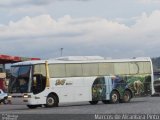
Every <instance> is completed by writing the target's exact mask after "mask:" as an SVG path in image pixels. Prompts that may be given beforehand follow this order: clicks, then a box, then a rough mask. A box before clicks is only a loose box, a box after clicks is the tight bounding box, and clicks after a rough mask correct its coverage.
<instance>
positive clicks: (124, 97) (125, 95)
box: [122, 90, 131, 103]
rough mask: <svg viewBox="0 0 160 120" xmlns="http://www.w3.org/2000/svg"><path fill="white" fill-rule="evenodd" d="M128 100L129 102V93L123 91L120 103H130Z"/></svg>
mask: <svg viewBox="0 0 160 120" xmlns="http://www.w3.org/2000/svg"><path fill="white" fill-rule="evenodd" d="M130 100H131V92H130V91H128V90H125V91H124V95H123V99H122V102H124V103H127V102H130Z"/></svg>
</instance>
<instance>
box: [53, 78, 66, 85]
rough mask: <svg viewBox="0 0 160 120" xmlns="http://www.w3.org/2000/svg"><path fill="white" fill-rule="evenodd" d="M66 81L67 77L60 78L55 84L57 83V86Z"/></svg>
mask: <svg viewBox="0 0 160 120" xmlns="http://www.w3.org/2000/svg"><path fill="white" fill-rule="evenodd" d="M65 81H66V80H65V79H62V80H60V79H58V80H56V83H55V85H56V86H57V85H64V83H65Z"/></svg>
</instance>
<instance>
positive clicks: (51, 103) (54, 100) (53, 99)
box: [45, 94, 58, 107]
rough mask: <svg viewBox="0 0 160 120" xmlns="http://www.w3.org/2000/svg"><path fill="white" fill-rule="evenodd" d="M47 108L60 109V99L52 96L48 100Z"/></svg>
mask: <svg viewBox="0 0 160 120" xmlns="http://www.w3.org/2000/svg"><path fill="white" fill-rule="evenodd" d="M45 106H46V107H58V98H57V96H55V95H53V94H50V95H48V97H47V99H46V105H45Z"/></svg>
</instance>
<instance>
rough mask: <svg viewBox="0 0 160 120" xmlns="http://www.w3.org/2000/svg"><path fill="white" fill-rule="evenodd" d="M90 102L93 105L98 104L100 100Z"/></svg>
mask: <svg viewBox="0 0 160 120" xmlns="http://www.w3.org/2000/svg"><path fill="white" fill-rule="evenodd" d="M89 103H90V104H91V105H96V104H97V103H98V101H89Z"/></svg>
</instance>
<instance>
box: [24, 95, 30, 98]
mask: <svg viewBox="0 0 160 120" xmlns="http://www.w3.org/2000/svg"><path fill="white" fill-rule="evenodd" d="M23 98H31V95H23Z"/></svg>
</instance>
